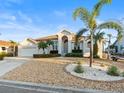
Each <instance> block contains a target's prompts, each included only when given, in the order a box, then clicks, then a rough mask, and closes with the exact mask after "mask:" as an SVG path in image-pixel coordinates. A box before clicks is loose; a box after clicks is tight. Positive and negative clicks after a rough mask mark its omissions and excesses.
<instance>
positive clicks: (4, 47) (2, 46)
mask: <svg viewBox="0 0 124 93" xmlns="http://www.w3.org/2000/svg"><path fill="white" fill-rule="evenodd" d="M14 46H15V44H13V43H11V42H9V41H4V40H0V53H1V52H5V53H11V54H14V53H15V51H14Z"/></svg>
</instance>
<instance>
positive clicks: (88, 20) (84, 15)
mask: <svg viewBox="0 0 124 93" xmlns="http://www.w3.org/2000/svg"><path fill="white" fill-rule="evenodd" d="M111 2H112V0H99V1H98V3H97V4H96V5H95V6H94V8H93V10H92V11H88V10H87V9H86V8H83V7H80V8H77V9H76V10H75V11H74V13H73V18H74V19H75V20H76V18H77V17H79V18H80V19H81V20H82V21H83V22H84V24H85V25H86V28H85V29H83V30H81V31H86V30H88V31H89V32H90V40H91V46H90V67H92V62H93V35H94V33H95V31H96V30H97V29H99V30H101V29H115V30H117V31H118V39H120V38H121V37H122V31H123V28H122V26H121V25H120V24H118V23H116V22H114V21H108V22H105V23H102V24H100V25H98V24H97V21H96V18H97V17H98V16H99V14H100V10H101V8H102V7H103V6H104V5H106V4H111Z"/></svg>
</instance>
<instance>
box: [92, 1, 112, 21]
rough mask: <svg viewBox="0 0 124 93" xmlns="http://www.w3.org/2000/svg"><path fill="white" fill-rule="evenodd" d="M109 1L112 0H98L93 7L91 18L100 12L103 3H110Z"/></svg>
mask: <svg viewBox="0 0 124 93" xmlns="http://www.w3.org/2000/svg"><path fill="white" fill-rule="evenodd" d="M111 2H112V0H100V1H99V2H98V3H97V4H96V5H95V7H94V9H93V12H92V17H91V20H92V19H94V18H95V17H97V16H98V15H99V14H100V10H101V8H102V7H103V6H104V5H106V4H110V3H111Z"/></svg>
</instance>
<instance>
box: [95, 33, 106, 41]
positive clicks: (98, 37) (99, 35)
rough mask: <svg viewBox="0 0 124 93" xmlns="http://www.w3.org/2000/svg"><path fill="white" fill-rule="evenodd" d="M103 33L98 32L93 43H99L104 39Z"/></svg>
mask: <svg viewBox="0 0 124 93" xmlns="http://www.w3.org/2000/svg"><path fill="white" fill-rule="evenodd" d="M104 35H105V33H104V32H98V33H96V34H95V35H94V39H95V42H97V41H101V40H102V39H103V38H104Z"/></svg>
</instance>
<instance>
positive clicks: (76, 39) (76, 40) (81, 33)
mask: <svg viewBox="0 0 124 93" xmlns="http://www.w3.org/2000/svg"><path fill="white" fill-rule="evenodd" d="M87 31H88V29H86V28H83V29H81V30H79V31H78V32H77V34H76V36H75V42H76V44H77V42H78V40H79V38H80V37H81V36H82V35H83V34H84V33H85V32H87Z"/></svg>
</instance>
